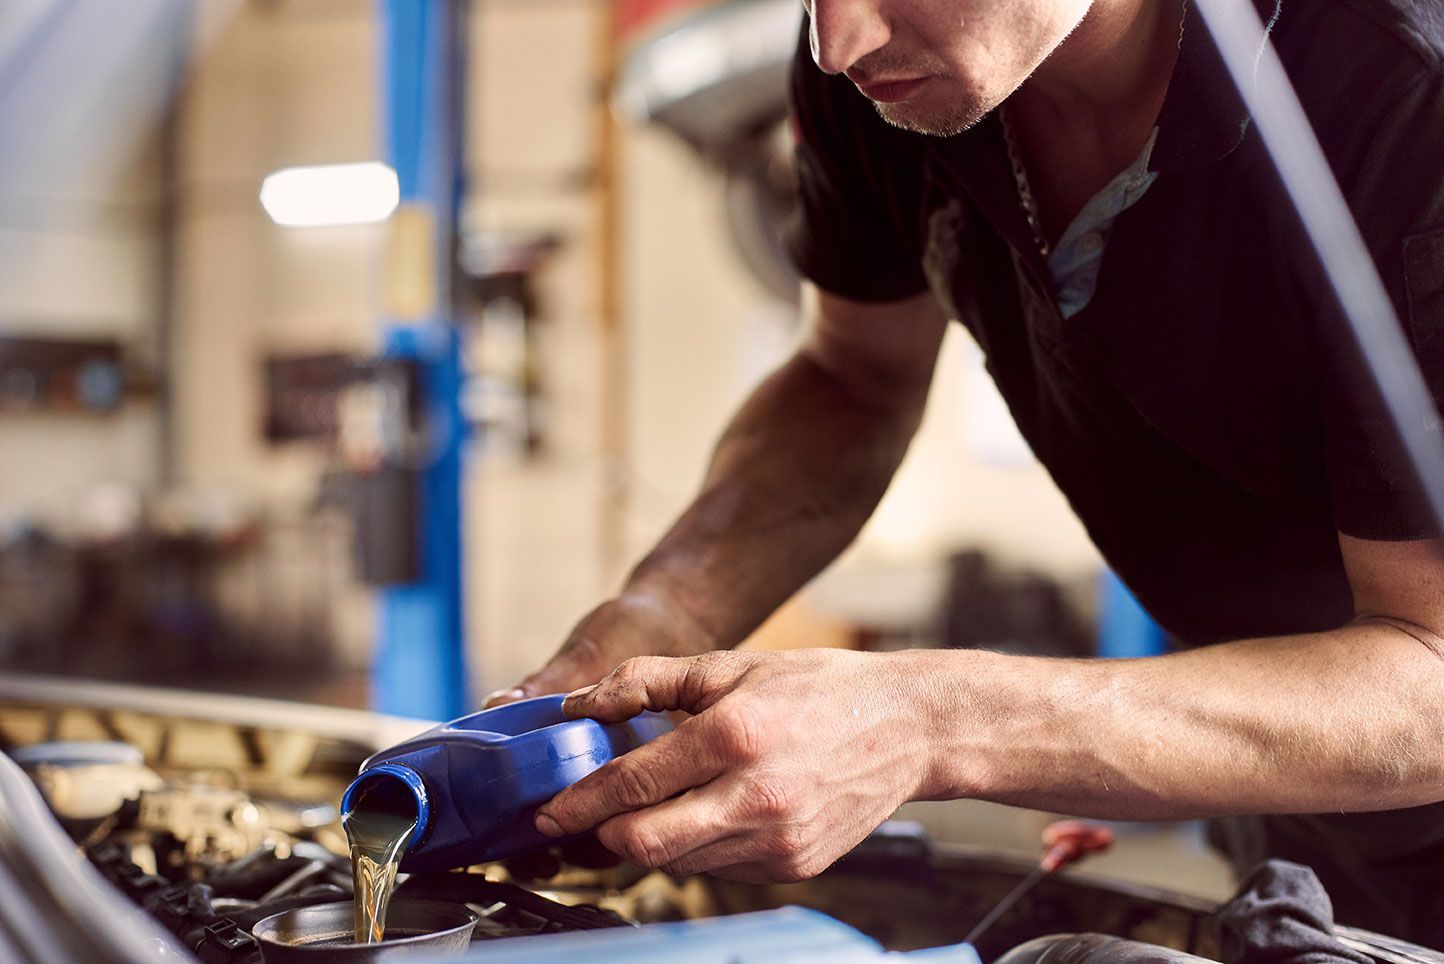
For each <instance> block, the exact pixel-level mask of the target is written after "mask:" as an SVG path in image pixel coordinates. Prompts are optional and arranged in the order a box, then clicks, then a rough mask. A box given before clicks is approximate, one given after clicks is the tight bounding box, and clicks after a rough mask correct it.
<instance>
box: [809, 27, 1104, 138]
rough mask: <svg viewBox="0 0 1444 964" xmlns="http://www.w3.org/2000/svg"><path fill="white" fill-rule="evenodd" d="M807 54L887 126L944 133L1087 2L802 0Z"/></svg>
mask: <svg viewBox="0 0 1444 964" xmlns="http://www.w3.org/2000/svg"><path fill="white" fill-rule="evenodd" d="M803 5H804V6H805V7H806V8H807V10H808V13H809V14H810V15H811V31H812V35H811V40H812V58H813V60H815V61H817V65H818V67H820V68H821V69H822V70H824V71H826V72H827V73H830V74H837V73H846V74H847V76H848V79H850V80H851V81H852V82H853V83H854V84H856V85H857V87H858V89H859V90H861V91H862V93H863V94H864V95H865V96H866V97H867V98H868V99H869V100H871V101H872V102H873V105H874V106H875V107H876V108H877V112H878V113H879V114H881V115H882V117H883V119H884V120H886V121H887V122H888V123H890V124H893V125H895V126H897V127H902V128H905V129H907V130H912V131H918V132H920V133H924V134H935V135H939V136H950V135H952V134H956V133H958V132H960V131H963V130H966V129H967V128H969V127H971V126H972V125H973V124H976V123H977V122H978V121H979V120H981V119H982V118H983V117H984V116H986V115H987V114H988V112H989V111H991V110H993V108H995V107H997V106H998V105H999V104H1001V103H1002V102H1003V101H1004V100H1005V99H1006V98H1007V97H1008V95H1009V94H1011V93H1012V92H1013V91H1014V90H1016V89H1017V88H1018V86H1019V85H1020V84H1022V83H1023V81H1025V80H1027V79H1028V76H1029V75H1030V74H1032V72H1033V71H1034V70H1036V69H1037V68H1038V66H1039V65H1040V64H1041V63H1042V62H1043V61H1044V60H1045V59H1046V58H1047V57H1048V56H1049V55H1050V54H1051V53H1052V52H1053V51H1054V50H1055V49H1056V48H1057V47H1058V45H1059V44H1061V43H1062V42H1063V41H1064V40H1065V39H1066V38H1067V36H1068V34H1069V33H1070V32H1071V31H1072V30H1073V28H1075V27H1076V26H1077V25H1078V24H1079V22H1081V21H1082V19H1083V16H1084V14H1086V13H1087V12H1088V10H1089V8H1090V7H1091V5H1092V0H803Z"/></svg>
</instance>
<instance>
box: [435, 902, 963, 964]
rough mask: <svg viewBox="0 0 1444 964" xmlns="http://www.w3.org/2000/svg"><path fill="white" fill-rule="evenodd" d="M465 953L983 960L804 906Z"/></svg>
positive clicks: (653, 960)
mask: <svg viewBox="0 0 1444 964" xmlns="http://www.w3.org/2000/svg"><path fill="white" fill-rule="evenodd" d="M462 960H463V961H472V962H475V964H482V962H485V964H539V962H543V961H547V962H551V961H569V960H585V961H587V964H672V962H674V961H687V962H688V964H763V962H766V964H774V962H778V961H786V962H801V964H806V962H812V961H816V962H819V964H821V962H826V964H851V962H854V961H856V962H879V961H894V960H896V961H900V962H901V961H906V962H908V964H913V962H917V964H981V962H980V961H979V959H978V953H977V951H975V950H973V946H972V945H971V944H956V945H954V946H952V947H936V948H931V949H929V950H922V951H911V952H909V953H889V952H888V951H885V950H883V948H882V946H881V945H880V944H878V943H877V942H876V941H874V940H873V939H872V938H870V937H867V936H865V935H863V934H861V933H859V932H857V931H855V930H853V929H852V928H851V927H848V926H847V925H846V924H843V923H842V922H840V921H836V920H833V919H832V918H831V917H828V916H827V915H826V914H819V913H818V912H817V911H813V910H805V909H803V908H801V907H783V908H781V909H780V910H768V911H760V912H758V913H753V914H737V915H734V916H732V917H717V918H712V919H710V920H698V921H684V922H681V923H676V924H649V925H647V926H645V927H638V928H620V927H619V928H617V929H615V930H599V931H585V932H582V933H573V934H548V935H545V936H542V937H517V938H512V939H510V940H505V941H485V942H483V943H482V944H479V945H474V946H473V949H472V950H471V951H470V952H469V953H468V954H467V956H466V957H464V958H462Z"/></svg>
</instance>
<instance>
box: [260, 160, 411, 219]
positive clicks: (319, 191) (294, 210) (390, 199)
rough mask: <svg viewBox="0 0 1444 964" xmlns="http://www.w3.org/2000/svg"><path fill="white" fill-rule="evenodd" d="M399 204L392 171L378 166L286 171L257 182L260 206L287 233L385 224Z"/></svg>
mask: <svg viewBox="0 0 1444 964" xmlns="http://www.w3.org/2000/svg"><path fill="white" fill-rule="evenodd" d="M399 199H400V188H399V187H398V186H397V183H396V172H395V171H393V170H392V169H391V168H390V167H388V166H387V165H385V164H382V163H381V162H380V161H363V162H361V163H357V164H318V165H315V166H314V167H287V168H282V169H281V170H279V171H276V172H275V173H274V174H271V175H269V176H268V177H267V178H266V179H265V181H263V182H262V183H261V206H262V207H264V208H265V209H266V213H267V214H269V215H270V216H271V220H272V221H275V222H276V223H277V224H280V225H283V226H285V227H288V228H310V227H321V226H323V225H337V224H371V223H374V222H376V221H385V220H386V219H387V218H389V217H390V216H391V212H392V211H395V210H396V204H397V201H398V200H399Z"/></svg>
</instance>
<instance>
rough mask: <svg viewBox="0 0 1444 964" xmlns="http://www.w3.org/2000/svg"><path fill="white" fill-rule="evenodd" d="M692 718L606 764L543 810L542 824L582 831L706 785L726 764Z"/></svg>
mask: <svg viewBox="0 0 1444 964" xmlns="http://www.w3.org/2000/svg"><path fill="white" fill-rule="evenodd" d="M692 722H693V721H692V720H688V721H686V723H683V725H681V726H679V727H678V728H677V729H675V730H673V731H672V732H670V733H664V734H662V735H661V736H659V737H657V738H656V739H654V740H652V741H651V742H649V743H645V744H643V745H642V746H639V747H637V749H635V750H632V751H631V752H629V753H625V754H623V755H622V756H619V757H617V758H616V759H614V760H612V761H610V762H608V763H606V764H605V765H603V766H602V767H601V768H600V769H598V770H596V771H595V772H593V773H591V774H589V775H587V776H585V777H583V778H582V779H580V780H578V781H577V782H576V783H574V784H572V785H571V786H569V787H567V788H566V789H565V790H563V791H562V792H561V793H559V794H557V795H556V796H555V797H553V798H552V800H551V802H549V803H547V804H545V805H544V806H543V807H542V808H541V809H540V810H538V811H537V820H536V826H537V829H538V830H540V831H541V832H542V833H544V834H547V835H549V836H562V835H564V834H573V833H580V832H581V831H583V830H590V829H592V828H593V827H595V826H597V825H598V824H600V823H602V822H604V821H606V820H608V819H610V818H612V817H615V816H617V815H618V814H622V813H628V812H630V811H632V810H639V809H641V808H642V807H650V806H652V805H654V804H658V803H661V802H662V801H663V800H666V799H667V798H668V797H670V796H673V795H674V794H677V793H681V792H682V791H683V790H689V789H691V788H692V787H696V786H701V785H702V784H704V783H707V782H708V781H709V780H711V779H712V778H713V777H715V776H717V775H718V774H719V773H720V772H721V771H722V762H721V760H720V759H719V758H718V756H717V754H716V753H715V752H714V751H713V750H712V749H711V747H710V746H709V745H708V742H707V741H706V740H703V739H701V738H700V736H699V734H698V730H697V728H695V727H691V726H689V724H691V723H692Z"/></svg>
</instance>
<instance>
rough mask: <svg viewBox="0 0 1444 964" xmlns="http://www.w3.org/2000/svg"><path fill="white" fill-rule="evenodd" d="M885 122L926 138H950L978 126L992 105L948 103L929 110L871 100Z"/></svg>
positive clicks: (916, 106)
mask: <svg viewBox="0 0 1444 964" xmlns="http://www.w3.org/2000/svg"><path fill="white" fill-rule="evenodd" d="M872 106H873V108H874V109H875V110H876V111H877V114H878V116H879V117H881V118H882V119H883V120H884V121H886V122H887V123H889V124H891V125H892V126H893V127H897V128H899V129H901V130H905V131H910V132H912V133H914V134H926V135H928V136H929V137H953V136H956V135H958V134H961V133H963V132H964V131H966V130H968V129H970V128H972V127H974V126H975V125H977V123H978V122H979V121H981V120H982V119H983V118H984V117H987V116H988V114H990V113H992V111H993V108H994V107H995V106H997V105H995V104H982V103H972V104H950V105H948V106H946V107H937V108H933V109H931V110H929V109H927V108H926V107H922V106H919V105H914V104H908V103H906V102H904V103H898V104H879V103H877V102H874V103H873V105H872Z"/></svg>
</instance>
